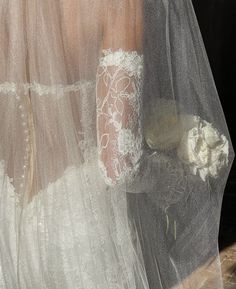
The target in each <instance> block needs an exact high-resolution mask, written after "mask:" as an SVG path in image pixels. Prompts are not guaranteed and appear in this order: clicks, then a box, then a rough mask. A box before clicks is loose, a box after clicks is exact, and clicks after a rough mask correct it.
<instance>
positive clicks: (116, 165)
mask: <svg viewBox="0 0 236 289" xmlns="http://www.w3.org/2000/svg"><path fill="white" fill-rule="evenodd" d="M110 3H111V1H110ZM112 5H114V6H112ZM115 5H118V6H119V7H118V6H117V7H116V6H115ZM142 11H143V10H142V0H135V1H134V0H133V1H128V0H125V1H123V2H122V3H121V1H119V4H118V2H117V4H110V7H108V8H107V11H106V15H105V16H104V19H105V21H104V25H103V27H104V29H103V31H104V33H103V36H104V37H103V41H102V46H101V54H100V59H99V65H98V69H97V88H96V102H97V144H98V156H99V167H100V169H101V172H102V175H103V177H104V179H105V181H106V183H107V184H109V185H114V184H116V183H123V182H126V181H131V180H132V177H133V174H134V173H135V172H137V170H138V168H139V160H140V157H141V155H142V142H143V141H142V131H141V115H140V114H141V90H142V80H143V55H142V40H143V38H142V35H143V31H142V28H143V21H142V19H143V18H142Z"/></svg>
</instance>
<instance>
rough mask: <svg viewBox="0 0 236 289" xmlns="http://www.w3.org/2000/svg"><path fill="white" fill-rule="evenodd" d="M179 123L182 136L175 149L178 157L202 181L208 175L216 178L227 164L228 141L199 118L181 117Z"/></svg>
mask: <svg viewBox="0 0 236 289" xmlns="http://www.w3.org/2000/svg"><path fill="white" fill-rule="evenodd" d="M181 122H182V127H183V136H182V138H181V141H180V143H179V146H178V148H177V155H178V157H179V158H180V159H181V160H182V161H183V162H184V163H186V164H188V165H189V166H190V169H191V171H192V173H194V174H195V175H196V174H197V172H198V173H199V175H200V177H201V179H202V180H203V181H205V180H206V177H207V176H208V175H210V176H212V177H214V178H216V177H217V176H218V173H219V171H220V169H221V168H222V167H224V166H225V165H227V164H228V154H229V143H228V140H227V139H226V137H225V136H224V135H223V134H221V135H220V133H219V132H218V131H217V130H216V129H215V128H214V127H213V126H212V124H210V123H209V122H207V121H205V120H203V119H201V118H200V117H199V116H195V115H182V116H181Z"/></svg>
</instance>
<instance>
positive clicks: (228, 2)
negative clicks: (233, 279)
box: [192, 0, 236, 249]
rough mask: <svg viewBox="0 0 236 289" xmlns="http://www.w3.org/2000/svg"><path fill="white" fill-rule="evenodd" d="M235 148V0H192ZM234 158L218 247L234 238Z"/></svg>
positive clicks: (235, 206)
mask: <svg viewBox="0 0 236 289" xmlns="http://www.w3.org/2000/svg"><path fill="white" fill-rule="evenodd" d="M192 1H193V5H194V8H195V12H196V15H197V19H198V22H199V26H200V30H201V32H202V36H203V40H204V44H205V47H206V50H207V54H208V58H209V61H210V65H211V68H212V72H213V76H214V79H215V82H216V87H217V90H218V93H219V96H220V100H221V103H222V106H223V109H224V112H225V117H226V121H227V124H228V126H229V130H230V134H231V138H232V141H233V145H234V149H235V151H236V126H235V122H234V119H235V118H236V105H235V100H236V99H235V97H236V71H235V70H236V0H192ZM235 191H236V162H234V165H233V168H232V170H231V174H230V176H229V179H228V183H227V186H226V190H225V194H224V199H223V205H222V215H221V226H220V234H219V244H220V248H221V249H223V248H224V247H226V246H228V245H230V244H232V243H234V242H236V192H235Z"/></svg>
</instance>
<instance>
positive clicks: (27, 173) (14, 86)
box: [0, 79, 95, 204]
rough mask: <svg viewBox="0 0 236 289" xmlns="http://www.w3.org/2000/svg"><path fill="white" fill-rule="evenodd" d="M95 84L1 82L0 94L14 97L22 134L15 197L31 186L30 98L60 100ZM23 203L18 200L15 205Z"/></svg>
mask: <svg viewBox="0 0 236 289" xmlns="http://www.w3.org/2000/svg"><path fill="white" fill-rule="evenodd" d="M94 87H95V82H94V81H89V80H84V79H81V80H79V81H77V82H75V83H73V84H68V85H63V84H55V85H44V84H41V83H37V82H35V81H34V82H31V83H16V82H3V83H0V94H3V95H6V96H7V97H12V96H13V97H14V98H15V99H16V102H17V104H16V105H17V108H18V110H19V113H20V117H21V126H22V131H23V134H24V157H23V159H24V162H23V166H22V175H21V177H20V178H21V180H20V184H19V194H17V197H19V196H23V195H24V194H23V192H24V190H25V188H26V186H27V183H28V184H29V190H30V189H31V186H32V181H33V180H32V178H33V162H34V141H35V140H34V124H33V115H32V108H31V98H30V97H29V95H30V93H31V97H32V98H33V97H34V95H36V96H42V97H52V96H53V98H54V99H60V98H62V97H63V96H66V95H67V94H68V93H70V92H77V91H80V90H86V89H88V88H94ZM19 202H23V200H20V199H18V201H17V203H18V204H19Z"/></svg>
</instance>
